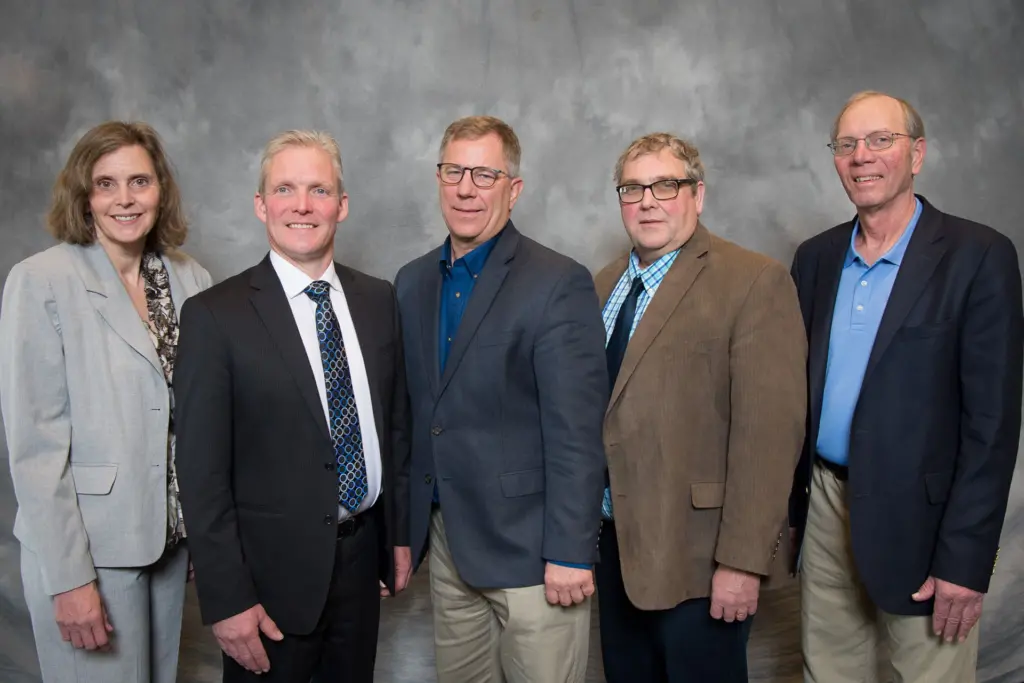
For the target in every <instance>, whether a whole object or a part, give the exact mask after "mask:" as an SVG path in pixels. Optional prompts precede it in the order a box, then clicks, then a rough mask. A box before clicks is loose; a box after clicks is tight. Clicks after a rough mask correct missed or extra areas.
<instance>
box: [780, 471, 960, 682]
mask: <svg viewBox="0 0 1024 683" xmlns="http://www.w3.org/2000/svg"><path fill="white" fill-rule="evenodd" d="M845 488H846V484H845V482H842V481H840V480H838V479H837V478H836V476H835V475H834V474H833V473H832V472H830V471H828V470H827V469H825V468H824V467H822V466H821V465H818V464H816V465H815V466H814V475H813V477H812V479H811V496H810V509H809V510H808V513H807V530H806V532H805V535H804V542H803V554H802V557H801V581H800V601H801V616H802V619H801V627H800V631H801V641H802V648H803V655H804V681H805V683H876V682H877V681H879V665H878V661H877V653H876V650H877V647H878V644H879V641H881V642H882V643H884V644H885V645H886V646H887V649H888V651H889V655H890V657H889V660H890V661H889V663H890V664H891V669H889V668H888V667H885V666H883V667H882V672H883V678H882V679H881V680H883V681H890V680H891V681H894V683H947V682H948V683H974V681H975V674H976V668H977V660H978V626H975V627H974V628H973V629H971V634H970V636H968V638H967V640H966V641H965V642H963V643H951V644H950V643H945V642H943V641H942V640H941V639H940V638H938V637H937V636H935V635H934V634H933V633H932V629H931V622H932V618H931V616H925V617H917V616H911V617H908V616H899V615H895V614H887V613H886V612H883V611H882V610H880V609H878V608H877V607H875V606H874V605H873V604H872V602H871V600H870V598H869V597H868V596H867V593H866V592H865V590H864V586H863V585H862V584H861V582H860V580H859V579H858V577H857V570H856V568H855V567H854V563H853V550H852V547H851V541H850V513H849V509H848V508H847V505H846V497H845V493H846V492H845ZM887 671H888V672H889V673H888V676H885V672H887Z"/></svg>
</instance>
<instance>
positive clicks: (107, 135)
mask: <svg viewBox="0 0 1024 683" xmlns="http://www.w3.org/2000/svg"><path fill="white" fill-rule="evenodd" d="M135 145H138V146H139V147H142V148H143V149H144V150H146V153H147V154H149V159H150V161H152V162H153V169H154V170H155V171H156V182H157V187H159V188H160V204H159V207H158V209H157V215H156V221H155V223H154V224H153V229H152V230H150V231H149V234H148V235H147V236H146V249H147V250H152V251H161V252H162V251H166V250H168V249H175V248H177V247H180V246H181V245H182V244H184V243H185V239H186V238H187V237H188V222H187V221H186V220H185V212H184V209H182V206H181V191H180V190H179V189H178V183H177V182H176V181H175V179H174V172H173V168H172V166H171V162H170V160H168V158H167V155H166V154H165V153H164V148H163V144H162V143H161V142H160V136H158V135H157V134H156V131H155V130H153V128H152V127H151V126H150V125H149V124H146V123H142V122H127V121H107V122H105V123H101V124H100V125H98V126H96V127H95V128H93V129H91V130H90V131H89V132H87V133H86V134H85V135H83V136H82V138H81V139H80V140H79V141H78V143H77V144H76V145H75V148H74V149H72V150H71V154H70V155H69V156H68V160H67V162H66V163H65V164H64V168H63V169H61V172H60V173H59V174H58V175H57V180H56V182H55V183H54V185H53V197H52V199H51V201H50V211H49V213H48V215H47V218H46V225H47V228H48V229H49V231H50V232H51V233H52V234H53V236H54V237H56V238H57V239H59V240H60V241H61V242H67V243H68V244H92V243H93V242H94V241H95V240H96V226H95V225H94V223H93V219H92V213H91V211H90V209H89V196H90V195H91V194H92V170H93V168H94V167H95V166H96V162H97V161H99V159H100V157H103V156H106V155H107V154H111V153H113V152H116V151H117V150H119V149H121V148H122V147H132V146H135Z"/></svg>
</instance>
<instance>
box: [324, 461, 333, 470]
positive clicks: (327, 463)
mask: <svg viewBox="0 0 1024 683" xmlns="http://www.w3.org/2000/svg"><path fill="white" fill-rule="evenodd" d="M333 467H334V463H333V462H325V463H324V469H325V470H329V469H332V468H333Z"/></svg>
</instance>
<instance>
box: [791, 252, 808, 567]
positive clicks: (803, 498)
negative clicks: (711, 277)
mask: <svg viewBox="0 0 1024 683" xmlns="http://www.w3.org/2000/svg"><path fill="white" fill-rule="evenodd" d="M800 269H801V266H800V250H799V249H798V250H797V252H796V253H795V254H794V255H793V265H792V267H791V268H790V271H789V274H790V277H792V278H793V284H794V285H795V286H796V292H797V299H798V301H799V297H800V291H801V290H800V276H801V272H800ZM801 308H802V305H801ZM803 329H804V330H805V334H806V330H807V321H806V318H805V319H804V327H803ZM808 338H809V337H808ZM809 352H810V351H809V349H808V353H809ZM807 373H808V380H809V373H810V369H809V368H808V369H807ZM804 391H805V392H807V393H808V396H807V401H808V406H807V407H808V409H807V410H806V411H805V412H806V418H805V420H804V438H803V440H802V446H801V448H800V459H799V461H798V462H797V464H796V468H795V470H794V471H793V485H792V488H791V490H790V494H789V526H790V527H802V526H803V522H804V517H805V516H806V513H805V510H806V506H807V498H808V490H809V487H810V485H811V480H810V476H809V474H810V471H811V469H810V458H811V449H810V443H809V442H808V439H809V438H810V434H811V430H810V393H809V392H810V389H809V387H808V386H807V385H805V387H804ZM790 569H791V571H794V572H795V571H796V567H795V566H794V567H791V568H790Z"/></svg>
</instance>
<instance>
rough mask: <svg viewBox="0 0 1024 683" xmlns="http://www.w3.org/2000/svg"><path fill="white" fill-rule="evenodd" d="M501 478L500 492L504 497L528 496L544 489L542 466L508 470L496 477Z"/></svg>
mask: <svg viewBox="0 0 1024 683" xmlns="http://www.w3.org/2000/svg"><path fill="white" fill-rule="evenodd" d="M498 478H499V479H500V480H501V492H502V493H503V494H504V495H505V497H506V498H516V497H518V496H528V495H530V494H531V493H540V492H541V491H543V490H544V468H542V467H538V468H537V469H535V470H523V471H521V472H509V473H508V474H502V475H501V476H500V477H498Z"/></svg>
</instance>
